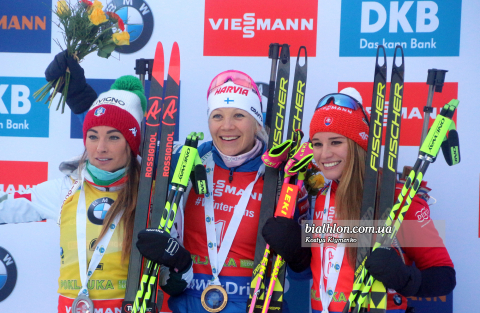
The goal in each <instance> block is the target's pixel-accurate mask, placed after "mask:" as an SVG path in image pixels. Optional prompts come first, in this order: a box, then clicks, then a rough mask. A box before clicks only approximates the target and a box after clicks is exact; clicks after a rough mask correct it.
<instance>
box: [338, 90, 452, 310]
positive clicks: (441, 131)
mask: <svg viewBox="0 0 480 313" xmlns="http://www.w3.org/2000/svg"><path fill="white" fill-rule="evenodd" d="M458 104H459V101H458V100H455V99H453V100H451V101H450V102H449V103H447V104H446V105H445V106H444V107H443V109H442V110H441V112H440V114H439V115H437V118H436V119H435V122H434V123H433V125H432V127H431V128H430V131H429V132H428V134H427V137H426V138H425V141H424V143H423V144H422V146H421V148H420V153H419V155H418V158H417V161H416V162H415V165H414V166H413V169H412V171H411V172H410V173H409V175H408V177H407V180H406V181H405V184H404V186H403V188H402V190H401V192H400V194H399V195H398V198H397V201H396V202H395V204H394V206H393V207H392V209H391V211H390V214H389V216H388V219H387V220H386V221H385V225H384V226H385V227H391V228H392V232H391V234H390V235H388V236H387V235H386V234H382V235H381V237H380V239H377V241H376V242H375V245H374V246H373V249H372V252H373V251H375V249H377V248H378V247H380V246H390V245H391V244H392V242H393V239H394V238H395V235H396V234H397V232H398V230H399V229H400V226H401V224H402V222H403V219H404V217H405V214H406V213H407V211H408V209H409V208H410V205H411V203H412V201H413V198H414V197H415V195H416V194H417V191H418V189H419V188H420V184H421V182H422V181H423V177H424V175H425V172H426V171H427V168H428V166H429V165H430V163H433V162H434V160H435V158H436V157H437V155H438V152H439V150H440V147H441V145H442V143H443V138H445V137H446V136H447V132H448V131H449V130H450V129H451V124H454V122H453V121H452V118H453V114H454V113H455V110H456V109H457V107H458ZM412 183H413V185H412ZM409 190H410V192H408V191H409ZM407 193H408V195H407ZM405 197H407V198H406V202H405V205H404V206H403V207H402V208H401V210H400V213H399V215H398V218H397V219H395V216H396V215H397V212H398V210H399V209H400V205H401V204H402V202H403V200H404V198H405ZM365 261H366V258H365V259H364V260H363V262H362V264H363V265H364V264H365ZM362 274H364V275H362V276H363V278H361V281H362V287H363V288H360V289H361V290H362V292H361V294H360V295H359V297H358V300H357V301H356V308H355V310H354V312H357V311H358V309H359V307H360V306H361V305H362V304H363V302H364V301H365V298H366V296H367V295H368V293H369V290H370V288H371V286H372V284H373V282H374V280H375V279H374V278H373V276H371V275H369V273H368V271H367V270H366V269H365V270H364V271H363V272H362ZM367 274H368V275H367ZM347 305H348V303H347Z"/></svg>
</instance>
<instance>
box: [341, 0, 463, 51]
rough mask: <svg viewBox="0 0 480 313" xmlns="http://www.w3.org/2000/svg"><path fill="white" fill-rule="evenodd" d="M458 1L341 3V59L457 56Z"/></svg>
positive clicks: (458, 41) (459, 11)
mask: <svg viewBox="0 0 480 313" xmlns="http://www.w3.org/2000/svg"><path fill="white" fill-rule="evenodd" d="M461 9H462V2H461V1H449V0H435V1H390V0H377V1H342V8H341V24H340V56H341V57H355V56H375V54H376V51H377V47H378V45H383V46H384V47H385V49H386V52H387V55H388V56H393V52H394V50H395V46H396V45H401V46H402V48H403V50H404V51H405V55H408V56H423V57H429V56H459V55H460V22H461Z"/></svg>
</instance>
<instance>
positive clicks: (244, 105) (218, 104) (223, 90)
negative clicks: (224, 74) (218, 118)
mask: <svg viewBox="0 0 480 313" xmlns="http://www.w3.org/2000/svg"><path fill="white" fill-rule="evenodd" d="M207 105H208V110H207V116H208V117H210V114H211V113H212V112H213V110H215V109H218V108H237V109H242V110H244V111H246V112H248V113H249V114H250V115H251V116H253V118H254V119H255V120H256V121H257V122H258V124H260V125H262V126H263V114H262V105H261V102H260V99H259V97H258V95H257V94H256V93H255V91H253V90H252V89H248V88H246V87H243V86H240V85H236V84H234V83H233V82H232V81H228V82H226V83H225V84H222V85H220V86H218V87H217V88H215V89H213V90H212V91H211V92H210V94H209V96H208V100H207Z"/></svg>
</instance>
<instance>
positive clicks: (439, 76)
mask: <svg viewBox="0 0 480 313" xmlns="http://www.w3.org/2000/svg"><path fill="white" fill-rule="evenodd" d="M447 72H448V71H447V70H437V69H435V68H432V69H429V70H428V76H427V85H429V87H428V98H427V105H426V106H424V107H423V112H425V114H424V116H423V126H422V137H421V139H420V146H422V144H423V141H424V140H425V137H426V136H427V132H428V124H429V123H430V113H432V112H433V108H432V102H433V94H434V91H435V92H442V89H443V83H444V81H445V75H446V74H447Z"/></svg>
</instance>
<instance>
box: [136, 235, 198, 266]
mask: <svg viewBox="0 0 480 313" xmlns="http://www.w3.org/2000/svg"><path fill="white" fill-rule="evenodd" d="M137 248H138V250H139V251H140V253H141V254H142V255H143V256H144V257H146V258H147V259H149V260H152V261H153V262H156V263H159V264H162V265H165V266H168V267H169V268H171V269H174V270H175V271H176V272H183V271H185V270H186V269H188V268H190V265H191V263H192V257H191V256H190V252H188V251H187V249H185V248H184V247H183V246H182V245H181V244H180V243H179V242H178V240H177V239H175V238H172V237H170V234H168V233H167V232H165V231H163V230H161V229H155V228H148V229H145V230H142V231H141V232H139V233H138V241H137Z"/></svg>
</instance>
